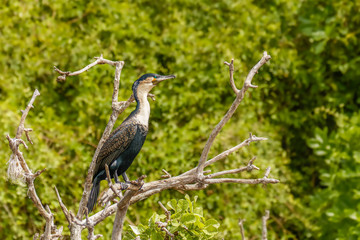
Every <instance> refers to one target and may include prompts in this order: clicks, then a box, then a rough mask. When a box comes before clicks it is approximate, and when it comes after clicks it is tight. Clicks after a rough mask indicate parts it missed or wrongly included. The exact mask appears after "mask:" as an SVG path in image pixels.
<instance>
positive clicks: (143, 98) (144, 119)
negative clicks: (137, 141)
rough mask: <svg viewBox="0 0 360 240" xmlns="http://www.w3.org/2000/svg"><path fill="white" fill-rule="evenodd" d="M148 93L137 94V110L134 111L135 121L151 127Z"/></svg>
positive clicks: (135, 95)
mask: <svg viewBox="0 0 360 240" xmlns="http://www.w3.org/2000/svg"><path fill="white" fill-rule="evenodd" d="M147 95H148V93H147V92H141V91H140V92H135V93H134V97H135V100H136V103H137V105H136V109H135V110H134V114H135V120H136V121H137V122H138V123H140V124H142V125H145V126H148V125H149V117H150V104H149V101H148V100H147Z"/></svg>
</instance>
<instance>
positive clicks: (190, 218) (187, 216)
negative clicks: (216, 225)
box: [181, 213, 196, 225]
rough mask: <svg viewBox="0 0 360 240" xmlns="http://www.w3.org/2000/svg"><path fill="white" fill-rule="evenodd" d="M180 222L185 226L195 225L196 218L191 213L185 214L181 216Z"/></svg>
mask: <svg viewBox="0 0 360 240" xmlns="http://www.w3.org/2000/svg"><path fill="white" fill-rule="evenodd" d="M181 222H182V223H183V224H185V225H187V224H191V223H195V222H196V217H195V216H194V215H193V214H191V213H186V214H184V215H182V217H181Z"/></svg>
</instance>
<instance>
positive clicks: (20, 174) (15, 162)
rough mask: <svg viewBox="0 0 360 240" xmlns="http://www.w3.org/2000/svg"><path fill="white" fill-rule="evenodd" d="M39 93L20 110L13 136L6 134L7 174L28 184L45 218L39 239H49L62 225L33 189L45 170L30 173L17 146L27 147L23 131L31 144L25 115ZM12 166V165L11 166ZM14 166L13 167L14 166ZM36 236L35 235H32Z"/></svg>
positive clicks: (57, 236)
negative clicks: (58, 225)
mask: <svg viewBox="0 0 360 240" xmlns="http://www.w3.org/2000/svg"><path fill="white" fill-rule="evenodd" d="M39 95H40V92H39V91H38V90H37V89H35V91H34V93H33V96H32V98H31V100H30V102H29V104H28V105H27V107H26V108H25V110H22V111H21V112H22V116H21V119H20V123H19V126H18V128H17V131H16V135H15V138H11V137H10V136H9V135H7V136H6V138H7V140H8V141H9V146H10V149H11V151H12V155H11V157H10V161H9V168H8V176H9V178H11V179H12V180H13V181H16V180H17V179H16V178H20V179H24V181H25V183H26V185H27V186H28V196H29V198H30V199H31V201H32V202H33V203H34V205H35V207H36V208H37V209H38V211H39V213H40V215H41V216H42V217H43V218H44V219H45V221H46V224H45V231H44V233H43V234H42V235H41V236H40V239H41V240H48V239H49V240H50V239H58V238H59V236H61V233H62V227H61V228H59V229H57V227H56V226H55V224H54V216H53V214H52V212H51V211H50V208H49V206H45V207H44V205H43V204H42V203H41V200H40V198H39V196H38V195H37V192H36V189H35V184H34V181H35V178H37V177H38V176H40V174H41V173H42V172H44V171H45V169H43V170H40V171H37V172H36V173H32V171H31V170H30V167H29V166H28V164H27V162H26V160H25V158H24V156H23V153H22V152H21V151H20V149H19V146H20V144H22V145H24V147H25V148H26V149H28V146H27V145H26V143H25V142H24V141H23V140H22V139H21V137H22V134H23V133H24V132H25V134H26V138H27V139H28V141H29V142H30V143H31V144H32V141H31V139H30V136H29V134H28V132H30V131H32V130H31V129H30V128H25V120H26V117H27V115H28V114H29V111H30V109H31V108H34V105H33V104H34V101H35V99H36V97H37V96H39ZM11 166H12V167H11ZM14 166H15V167H14ZM34 237H36V235H35V236H34Z"/></svg>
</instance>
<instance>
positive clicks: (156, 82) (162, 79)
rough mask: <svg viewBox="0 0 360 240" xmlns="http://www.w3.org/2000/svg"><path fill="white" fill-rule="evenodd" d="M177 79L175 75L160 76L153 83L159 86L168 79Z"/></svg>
mask: <svg viewBox="0 0 360 240" xmlns="http://www.w3.org/2000/svg"><path fill="white" fill-rule="evenodd" d="M172 78H175V75H163V76H162V75H159V76H157V77H156V78H155V79H154V80H153V81H152V82H153V84H154V85H157V84H158V83H159V82H162V81H165V80H167V79H172Z"/></svg>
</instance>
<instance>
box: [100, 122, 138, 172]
mask: <svg viewBox="0 0 360 240" xmlns="http://www.w3.org/2000/svg"><path fill="white" fill-rule="evenodd" d="M136 131H137V126H136V124H132V123H128V124H122V125H120V126H119V127H118V128H117V129H116V130H115V131H114V132H113V133H112V134H111V135H110V137H109V138H108V139H107V140H106V141H105V143H104V145H103V146H102V148H101V150H100V153H99V156H98V157H97V160H96V166H95V171H94V176H95V175H97V174H98V172H100V171H102V170H103V169H105V164H107V165H108V166H110V164H111V163H112V162H113V161H114V160H116V159H117V158H118V157H119V156H120V154H121V153H123V152H124V151H125V150H126V149H127V148H128V147H129V146H130V143H131V142H132V141H133V139H134V137H135V134H136Z"/></svg>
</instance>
